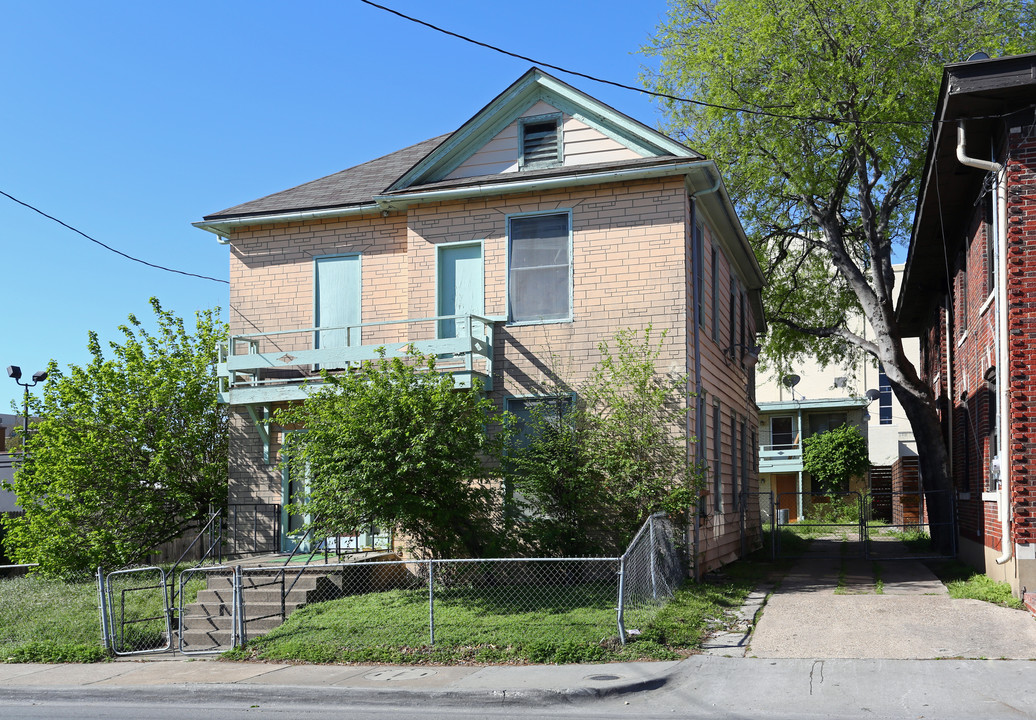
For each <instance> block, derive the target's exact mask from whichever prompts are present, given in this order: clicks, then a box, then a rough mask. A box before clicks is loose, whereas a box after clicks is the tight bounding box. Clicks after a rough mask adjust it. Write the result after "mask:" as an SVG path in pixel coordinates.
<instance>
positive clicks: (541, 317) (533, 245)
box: [507, 212, 572, 323]
mask: <svg viewBox="0 0 1036 720" xmlns="http://www.w3.org/2000/svg"><path fill="white" fill-rule="evenodd" d="M570 226H571V215H570V213H567V212H563V213H551V214H549V215H521V216H517V217H512V218H510V219H509V220H508V239H509V245H508V261H507V265H508V276H507V304H508V309H507V314H508V321H509V322H512V323H523V322H545V321H557V320H569V319H571V318H572V255H571V245H572V239H571V233H570V229H569V228H570Z"/></svg>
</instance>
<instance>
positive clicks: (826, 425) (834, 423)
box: [809, 413, 849, 435]
mask: <svg viewBox="0 0 1036 720" xmlns="http://www.w3.org/2000/svg"><path fill="white" fill-rule="evenodd" d="M848 420H849V416H848V415H846V414H845V413H818V414H815V415H810V416H809V429H810V433H811V434H812V435H817V434H818V433H825V432H828V431H829V430H834V429H835V428H840V427H842V426H843V425H845V424H846V423H847V422H848Z"/></svg>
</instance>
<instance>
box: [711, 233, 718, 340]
mask: <svg viewBox="0 0 1036 720" xmlns="http://www.w3.org/2000/svg"><path fill="white" fill-rule="evenodd" d="M712 339H713V340H715V341H716V342H719V256H718V255H717V253H716V246H715V245H713V246H712Z"/></svg>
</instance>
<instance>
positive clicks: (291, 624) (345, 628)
mask: <svg viewBox="0 0 1036 720" xmlns="http://www.w3.org/2000/svg"><path fill="white" fill-rule="evenodd" d="M754 586H755V580H754V579H750V578H745V577H731V576H727V577H724V579H723V580H722V581H719V582H716V583H698V584H694V583H687V584H685V585H684V586H683V587H682V588H681V589H679V590H678V591H677V592H676V593H675V595H674V597H673V598H672V600H671V601H670V602H669V603H667V604H666V605H665V606H664V607H662V608H661V609H656V608H651V609H647V608H642V609H635V610H631V611H630V612H629V613H627V615H626V628H627V630H628V631H631V630H637V631H639V632H638V633H636V634H633V635H631V637H630V638H629V640H628V642H627V644H626V645H625V646H623V645H621V644H620V642H619V640H618V636H617V626H616V599H615V595H614V590H612V589H611V588H608V587H603V586H599V585H598V586H593V585H591V586H584V585H576V586H557V585H553V586H513V585H512V586H506V587H498V588H487V589H484V590H464V591H450V592H448V593H438V594H437V597H436V602H435V644H434V645H432V644H430V637H429V631H428V621H429V617H428V616H429V610H428V593H427V590H391V591H387V592H381V593H371V594H368V595H359V596H351V597H345V598H340V599H337V600H330V601H327V602H322V603H317V604H313V605H309V606H306V607H303V608H301V609H299V610H297V611H296V612H295V613H293V614H292V615H291V617H289V618H288V620H287V621H286V622H285V623H284V624H283V625H281V626H280V627H278V628H276V629H274V630H272V631H270V632H269V633H267V634H266V635H263V636H261V637H258V638H255V639H254V640H252V641H251V642H250V643H249V644H248V646H247V647H245V648H244V649H241V650H235V651H232V652H229V653H225V654H224V657H227V658H229V659H236V660H242V659H258V660H295V661H307V662H319V663H334V662H358V663H362V662H386V663H396V664H421V663H444V664H469V663H515V664H524V663H572V662H608V661H613V660H625V661H629V660H642V659H650V660H672V659H678V658H680V657H684V656H686V655H689V654H691V653H693V651H694V650H695V648H696V647H697V646H698V644H699V643H700V641H701V640H702V638H703V636H704V635H705V634H707V633H708V632H709V631H710V630H711V629H712V628H713V627H714V626H716V625H717V624H719V623H720V622H721V621H722V618H723V617H724V616H725V615H726V614H728V613H730V612H731V611H733V610H736V609H737V608H739V607H740V606H741V603H742V601H743V600H744V598H745V596H746V595H747V594H748V593H749V592H750V591H751V589H752V588H753V587H754Z"/></svg>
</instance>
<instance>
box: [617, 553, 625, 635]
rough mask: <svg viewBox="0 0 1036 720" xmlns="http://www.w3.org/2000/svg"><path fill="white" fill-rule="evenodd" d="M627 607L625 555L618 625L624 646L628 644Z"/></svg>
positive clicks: (622, 565)
mask: <svg viewBox="0 0 1036 720" xmlns="http://www.w3.org/2000/svg"><path fill="white" fill-rule="evenodd" d="M625 605H626V556H625V555H623V556H622V557H620V558H619V610H618V618H617V619H618V623H619V642H621V643H622V644H623V645H625V644H626V618H625V609H626V608H625Z"/></svg>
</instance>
